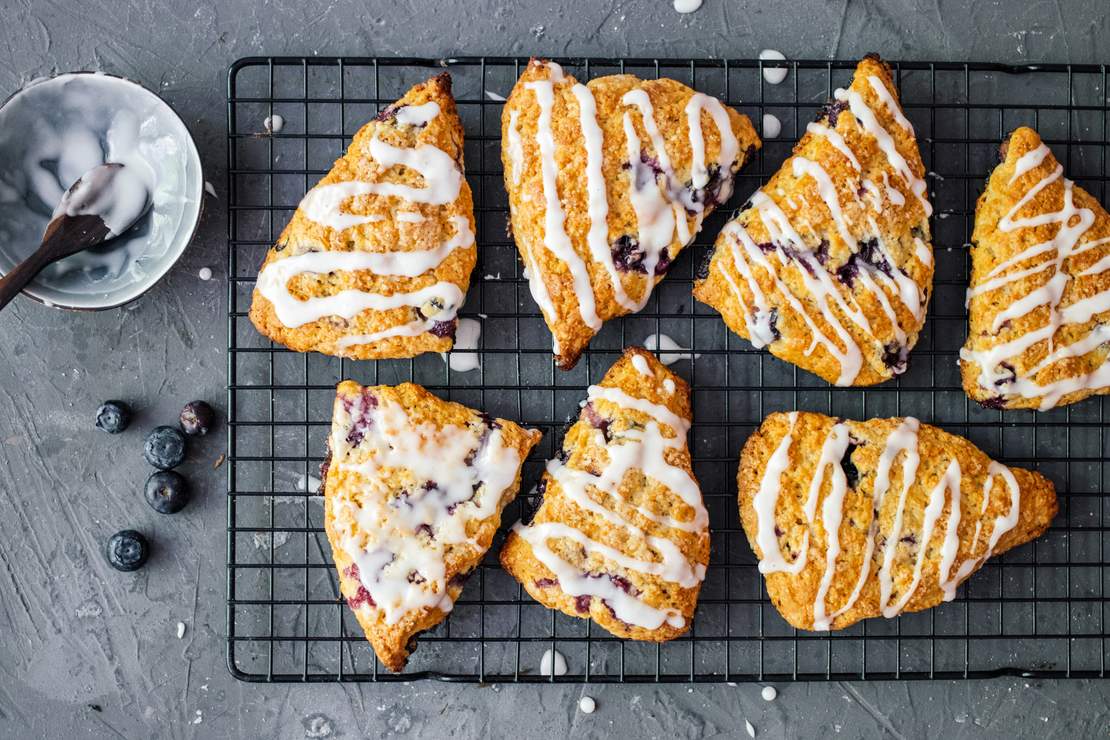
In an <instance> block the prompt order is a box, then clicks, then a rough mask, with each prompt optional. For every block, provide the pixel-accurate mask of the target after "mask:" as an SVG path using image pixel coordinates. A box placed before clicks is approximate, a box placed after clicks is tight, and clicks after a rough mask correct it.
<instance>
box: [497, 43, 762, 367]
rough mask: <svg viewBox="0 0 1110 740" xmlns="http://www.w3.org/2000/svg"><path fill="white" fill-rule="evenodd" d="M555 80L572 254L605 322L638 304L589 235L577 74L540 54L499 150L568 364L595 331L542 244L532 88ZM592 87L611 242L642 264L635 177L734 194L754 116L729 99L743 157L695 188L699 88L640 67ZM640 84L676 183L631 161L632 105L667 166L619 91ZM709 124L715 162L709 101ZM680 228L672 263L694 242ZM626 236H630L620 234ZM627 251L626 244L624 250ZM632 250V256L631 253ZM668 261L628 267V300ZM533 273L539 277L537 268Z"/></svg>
mask: <svg viewBox="0 0 1110 740" xmlns="http://www.w3.org/2000/svg"><path fill="white" fill-rule="evenodd" d="M547 80H553V81H554V87H553V97H554V100H553V107H552V114H551V130H552V136H553V138H554V144H555V154H554V158H555V162H556V165H557V190H558V195H559V200H560V202H561V205H562V209H563V211H564V212H565V220H564V229H565V231H566V234H567V236H568V238H569V240H570V244H571V245H572V247H573V251H574V253H575V254H576V255H577V256H578V258H580V259H581V260H582V261H583V262H584V268H583V269H585V270H587V271H588V276H589V284H590V286H591V287H592V291H593V295H594V300H595V303H596V313H597V316H598V318H599V319H600V320H601V321H605V320H608V319H610V318H613V317H616V316H622V315H625V314H627V313H629V312H630V310H631V309H630V308H628V307H627V305H622V302H621V301H620V300H619V297H618V295H617V293H616V291H615V290H614V285H613V282H612V276H611V273H610V271H609V268H608V266H607V265H606V264H602V263H601V262H598V261H596V260H594V259H593V258H592V257H591V250H590V246H589V239H588V234H589V232H590V227H591V224H592V220H591V218H590V206H589V193H588V184H587V182H588V175H587V163H588V161H589V158H588V154H587V147H586V144H585V141H586V137H585V136H584V135H583V129H582V125H581V123H580V110H581V109H580V106H579V102H578V98H577V97H576V96H575V94H574V90H573V88H574V86H575V84H576V82H577V81H576V80H575V79H574V78H573V77H572V76H570V75H566V76H565V77H563V78H562V79H561V80H560V79H559V78H558V73H553V72H552V70H551V68H550V67H549V66H548V64H547V63H545V62H542V61H539V60H532V62H531V63H530V64H529V65H528V67H527V68H526V69H525V70H524V73H523V74H522V75H521V77H520V79H519V80H518V81H517V83H516V85H515V87H514V88H513V91H512V94H511V95H510V96H509V99H508V101H507V102H506V104H505V107H504V111H503V113H502V119H501V132H502V139H501V144H502V146H501V157H502V161H503V163H504V171H505V187H506V190H507V191H508V194H509V205H510V211H511V223H512V230H513V237H514V239H515V240H516V243H517V248H518V249H519V251H520V253H521V258H522V260H523V262H524V264H525V266H526V267H527V268H528V269H529V271H531V272H532V273H533V274H534V273H536V272H537V270H536V266H535V265H534V264H533V263H534V262H538V274H539V277H538V279H539V280H542V282H543V284H544V286H545V290H546V293H547V295H548V296H549V297H550V302H551V307H552V309H553V310H554V315H553V316H552V315H548V312H547V309H545V307H544V305H543V303H544V301H543V300H542V299H537V301H538V302H539V303H540V308H541V311H543V312H544V319H545V320H546V321H547V324H548V327H549V328H550V329H551V332H552V335H553V336H554V338H555V341H556V343H557V347H558V351H557V352H556V353H555V355H556V357H555V360H556V363H557V364H558V365H559V367H561V368H563V369H569V368H571V367H573V366H574V364H575V363H576V362H577V361H578V357H579V355H580V354H581V353H582V351H583V349H585V347H586V346H587V345H588V344H589V342H590V339H591V338H592V337H593V336H594V334H595V333H596V331H595V330H594V329H593V328H591V327H590V326H588V325H587V323H586V321H585V320H584V319H583V317H582V313H581V311H580V306H579V300H578V298H577V297H576V294H575V291H574V279H573V274H572V271H571V268H570V267H569V266H568V264H567V263H566V262H565V261H563V260H562V259H560V258H559V257H558V256H557V255H556V254H555V253H553V252H552V251H551V249H550V248H545V246H544V245H545V237H546V231H545V228H546V227H545V213H546V210H547V209H546V205H545V195H544V181H543V173H542V170H543V167H542V162H541V160H542V157H541V154H540V147H539V144H538V142H537V136H536V134H537V130H538V128H539V117H540V105H539V104H538V102H537V97H536V93H535V92H534V91H533V90H532V89H529V87H528V86H529V85H530V84H532V83H536V82H543V81H547ZM585 87H586V88H588V89H589V91H590V92H591V93H592V94H593V99H594V101H595V104H596V108H597V116H596V118H597V123H598V126H599V127H600V129H601V131H602V144H601V151H602V165H601V173H602V176H603V179H604V182H605V190H606V197H607V200H608V216H607V220H606V227H607V228H606V231H605V241H606V244H607V247H606V248H607V249H609V250H610V253H611V254H612V253H616V254H617V255H618V257H617V261H618V262H619V261H621V260H624V261H626V262H628V261H632V262H635V261H636V255H637V254H639V255H640V256H642V254H643V251H642V250H641V251H640V252H639V253H637V252H636V251H635V249H636V245H638V244H639V242H638V238H639V230H638V219H637V216H636V212H635V210H634V208H633V204H632V200H631V198H630V191H631V189H632V188H631V185H630V183H631V178H633V177H636V176H637V175H639V176H640V177H641V178H644V179H645V182H651V181H653V178H657V179H655V180H654V181H656V182H658V181H666V182H669V183H670V185H669V187H670V188H673V189H676V191H679V194H682V193H685V195H686V196H689V197H697V198H701V199H702V202H705V198H706V197H707V196H711V195H713V194H717V195H724V194H725V192H731V190H730V188H731V184H730V183H731V176H732V175H733V174H735V173H736V172H737V171H738V170H739V169H740V168H741V167H742V166H743V165H744V164H745V163H746V162H747V161H748V160H749V159H750V158H751V155H752V154H753V153H754V152H755V150H756V149H758V148H759V147H760V146H761V142H760V140H759V137H758V136H757V135H756V133H755V129H754V128H753V127H752V124H751V121H750V120H749V119H748V117H747V116H745V115H742V114H740V113H737V112H736V111H735V110H733V109H732V108H729V107H727V106H725V107H724V111H725V112H726V113H727V116H728V120H729V123H730V125H731V129H732V132H733V134H734V135H735V136H736V138H737V140H738V142H739V147H738V152H737V155H736V158H735V160H734V161H733V163H732V165H731V168H730V171H729V172H728V173H724V174H723V175H720V174H719V175H717V176H714V177H713V178H712V179H711V180H710V182H709V183H708V184H707V185H706V186H705V188H703V189H701V190H697V191H694V190H691V189H690V187H691V174H690V173H691V166H692V161H693V153H692V151H691V146H690V133H689V125H688V123H687V115H686V112H685V108H686V105H687V104H688V103H689V102H690V100H691V98H693V96H694V95H695V94H696V93H695V91H694V90H691V89H690V88H688V87H686V86H685V85H683V84H681V83H679V82H676V81H674V80H669V79H658V80H646V81H645V80H641V79H639V78H637V77H634V76H632V75H612V76H608V77H600V78H597V79H593V80H590V81H589V82H587V83H586V85H585ZM632 90H642V91H644V92H645V93H646V94H647V96H648V98H649V99H650V101H651V104H652V107H653V109H654V118H655V121H656V122H657V124H658V134H659V136H661V138H662V141H663V148H664V149H665V150H666V154H667V156H668V157H669V160H670V164H671V167H672V168H673V174H672V178H673V182H672V181H671V180H668V179H667V177H666V174H665V173H662V174H661V173H659V172H653V171H652V170H651V169H650V167H649V166H648V165H645V164H644V163H643V162H636V163H634V166H633V164H630V163H629V154H628V147H627V139H626V136H625V129H624V114H625V113H626V112H627V113H628V114H629V120H630V122H631V124H632V126H633V128H634V129H635V131H636V135H637V137H638V138H639V140H640V142H641V147H642V149H641V152H642V157H643V158H645V160H646V161H647V160H650V161H651V162H653V163H654V165H655V166H656V167H657V168H659V167H660V165H659V162H658V159H659V158H658V153H657V152H655V147H654V145H653V144H652V143H651V136H650V135H649V132H648V131H647V129H646V128H645V125H644V120H643V118H642V116H641V114H640V113H639V111H638V108H636V106H633V105H628V104H625V103H622V102H621V98H622V97H623V96H624V95H625V94H626V93H628V92H629V91H632ZM701 128H702V136H703V139H704V142H705V162H706V163H715V162H716V160H717V156H718V154H719V153H720V149H721V137H720V135H719V133H718V130H717V128H716V126H715V125H714V123H713V118H712V116H711V114H710V113H709V112H708V110H705V109H703V110H702V111H701ZM517 137H519V138H517ZM518 142H519V143H518ZM517 152H519V162H514V157H516V156H517V154H516V153H517ZM714 166H715V165H714ZM645 168H646V169H645ZM518 169H519V182H517V181H516V179H515V178H514V172H516V171H517V170H518ZM722 186H723V187H724V188H725V190H724V191H720V188H722ZM663 197H664V198H665V199H667V200H668V201H672V200H673V198H674V197H678V196H677V195H675V194H674V193H663ZM722 199H724V198H722ZM715 206H716V203H709V204H708V205H707V207H706V209H705V213H706V215H708V213H709V212H711V211H712V210H713V209H714V208H715ZM682 212H683V213H684V214H686V215H685V220H686V225H685V228H686V229H687V230H689V232H690V236H691V237H692V235H693V234H694V233H696V231H697V228H698V224H699V223H700V221H697V222H696V221H695V218H694V214H693V212H686V211H682ZM682 228H683V227H682V226H680V225H679V224H678V223H677V221H676V229H675V230H674V231H673V232H672V233H671V240H670V244H669V245H668V246H667V247H666V250H667V263H670V262H673V260H674V259H676V258H677V257H678V254H679V252H681V251H682V249H683V248H684V247H685V246H686V240H684V239H682V238H681V236H680V232H681V230H682ZM622 239H623V240H625V241H623V242H622V241H621V240H622ZM629 239H635V240H637V241H636V244H631V243H630V242H628V240H629ZM554 241H555V240H554V239H553V240H552V241H551V244H550V246H553V245H554ZM622 244H623V247H622ZM621 249H624V250H625V251H624V252H621ZM629 250H631V251H629ZM629 255H633V256H632V257H629ZM637 269H638V270H640V271H637ZM665 269H666V267H665V265H662V266H660V267H657V268H656V269H655V270H654V272H655V273H656V275H654V276H653V277H652V278H651V283H650V285H649V283H648V279H647V278H646V275H645V273H644V271H643V270H644V268H643V267H642V266H641V267H639V268H633V269H621V270H620V271H619V273H618V276H619V282H620V284H621V286H622V290H623V291H624V293H625V294H626V301H627V302H630V303H635V302H637V301H638V300H639V299H640V298H641V297H642V296H643V295H644V292H645V291H646V290H650V289H651V287H653V286H654V285H655V283H657V282H658V281H659V280H661V279H662V275H663V273H664V272H665ZM533 279H536V278H535V276H534V277H533Z"/></svg>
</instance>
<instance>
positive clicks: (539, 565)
mask: <svg viewBox="0 0 1110 740" xmlns="http://www.w3.org/2000/svg"><path fill="white" fill-rule="evenodd" d="M668 381H669V382H670V385H669V386H668V383H667V382H668ZM678 383H679V384H681V387H682V390H681V392H677V390H678V389H677V386H676V383H675V378H674V376H672V375H671V373H670V372H669V371H668V370H667V369H666V368H665V366H663V365H662V364H661V363H660V362H659V361H658V360H656V359H655V358H654V357H653V356H652V355H650V354H648V353H646V352H644V351H643V350H639V349H630V350H628V351H627V352H626V353H625V356H624V358H623V359H621V360H620V361H618V362H617V364H616V365H614V366H613V368H612V369H611V370H610V371H609V373H607V374H606V376H605V379H604V380H603V381H602V384H601V385H595V386H591V387H590V388H589V391H588V397H587V401H586V403H585V405H584V406H583V410H582V414H581V416H580V417H579V420H578V422H577V423H576V424H575V425H574V426H573V427H572V428H571V429H570V430H569V432H568V433H567V437H566V439H565V441H564V446H563V450H562V452H561V453H560V454H559V455H558V456H557V457H556V458H555V459H553V460H551V461H549V462H548V464H547V473H546V475H545V476H544V478H543V480H542V481H541V484H540V485H541V487H542V489H543V494H544V498H543V503H542V505H541V506H540V508H539V510H538V511H537V512H536V513H535V516H534V517H533V518H532V520H531V521H530V522H529V523H524V522H518V523H517V524H515V525H514V526H513V529H512V533H511V534H510V536H509V539H508V540H507V541H506V543H505V547H504V549H503V550H502V552H501V561H502V564H503V565H504V566H505V568H506V569H507V570H508V571H509V572H510V573H512V574H513V576H514V577H516V578H517V580H519V581H520V582H521V583H522V584H523V585H524V588H525V589H526V590H527V591H528V592H529V593H530V594H531V595H532V596H533V598H535V599H536V600H537V601H540V602H541V603H543V604H545V605H547V606H549V607H552V608H556V609H560V610H561V611H563V612H565V613H567V614H570V615H574V616H580V617H585V616H589V617H591V618H592V619H594V620H595V621H596V622H597V623H598V624H599V625H600V626H601V627H603V628H605V629H606V630H608V631H610V632H612V633H613V634H615V635H618V636H620V637H629V638H633V639H640V640H656V641H658V640H668V639H671V638H673V637H676V636H678V635H680V634H682V633H683V632H685V631H686V630H687V629H688V628H689V624H690V618H691V617H692V615H693V610H694V606H695V604H696V601H697V592H698V589H699V587H700V585H701V581H702V580H703V579H704V577H705V567H706V564H707V563H708V555H709V531H708V521H709V518H708V515H707V513H706V510H705V507H704V505H703V503H702V498H701V491H700V489H699V488H698V484H697V481H695V480H694V477H693V474H692V472H691V470H690V455H689V451H688V450H687V448H686V432H687V430H688V429H689V428H690V421H689V397H688V392H689V391H688V389H687V388H686V386H685V384H684V383H682V381H681V380H679V381H678ZM668 388H669V390H668Z"/></svg>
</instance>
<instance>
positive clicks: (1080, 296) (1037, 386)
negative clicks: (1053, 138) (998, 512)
mask: <svg viewBox="0 0 1110 740" xmlns="http://www.w3.org/2000/svg"><path fill="white" fill-rule="evenodd" d="M971 241H972V250H971V287H970V289H969V290H968V294H967V295H968V308H969V318H970V323H971V326H970V329H969V331H968V335H967V342H966V343H965V344H964V347H963V349H962V350H961V351H960V369H961V372H962V375H963V384H964V389H965V390H966V391H967V394H968V395H969V396H971V398H973V399H974V400H976V401H978V402H979V403H981V404H983V405H984V406H987V407H989V408H1003V409H1040V410H1041V411H1045V410H1048V409H1051V408H1053V407H1055V406H1059V405H1062V404H1068V403H1075V402H1076V401H1081V400H1083V399H1084V398H1087V397H1088V396H1091V395H1095V394H1105V393H1108V392H1110V362H1108V361H1107V360H1108V356H1110V215H1108V214H1107V212H1106V210H1105V209H1104V208H1103V207H1102V206H1101V205H1100V204H1099V202H1098V201H1097V200H1096V199H1095V198H1093V197H1092V196H1091V195H1090V194H1089V193H1087V192H1086V191H1085V190H1083V188H1080V187H1077V186H1076V185H1075V183H1073V182H1072V181H1071V180H1069V179H1067V178H1066V177H1064V168H1063V166H1062V165H1061V164H1060V163H1059V162H1058V161H1057V160H1056V157H1054V156H1053V155H1052V151H1051V150H1049V148H1048V146H1046V145H1045V143H1044V142H1042V141H1041V137H1040V136H1038V135H1037V132H1036V131H1033V130H1032V129H1029V128H1019V129H1017V130H1016V131H1014V132H1013V133H1012V134H1011V135H1010V138H1009V139H1008V140H1007V141H1006V142H1005V143H1003V145H1002V163H1001V164H999V165H998V167H996V168H995V170H994V172H993V173H991V176H990V180H989V181H988V182H987V188H986V190H985V191H984V192H983V195H982V196H981V197H980V198H979V203H978V205H977V206H976V209H975V231H974V232H973V234H972V237H971Z"/></svg>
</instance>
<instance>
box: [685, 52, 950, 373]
mask: <svg viewBox="0 0 1110 740" xmlns="http://www.w3.org/2000/svg"><path fill="white" fill-rule="evenodd" d="M876 82H877V83H878V85H876V84H875V83H876ZM880 87H885V89H886V91H887V92H888V93H889V94H890V102H891V103H893V106H894V108H895V109H897V111H898V115H897V116H896V115H895V113H894V112H892V110H891V107H890V104H889V103H888V102H887V101H885V100H884V99H883V97H882V96H880V94H879V88H880ZM848 91H849V93H850V94H852V95H856V94H858V95H859V96H860V99H861V100H862V102H863V104H864V105H865V106H866V107H867V108H868V109H869V110H870V111H871V114H872V115H873V116H874V118H875V122H876V123H877V124H878V126H880V127H881V128H882V129H883V130H885V132H886V134H885V136H889V137H890V142H891V144H890V145H889V146H888V145H885V144H884V143H883V142H881V141H880V139H879V138H878V137H876V136H875V135H873V133H871V132H870V131H869V130H868V126H871V128H872V129H873V130H874V125H873V124H870V123H869V122H864V121H862V120H861V119H860V118H857V116H856V115H855V114H854V113H853V112H852V106H851V101H850V100H847V99H842V98H841V97H838V98H837V99H836V100H834V101H831V102H830V103H829V105H828V106H827V107H826V112H825V114H824V115H823V117H822V118H821V119H819V121H817V122H815V123H814V124H811V127H810V129H808V130H807V133H806V134H805V135H803V136H802V138H801V139H800V140H799V141H798V144H797V145H796V146H795V147H794V152H793V156H791V157H790V158H789V159H787V161H786V162H785V163H783V166H782V167H781V168H780V169H779V171H778V172H776V173H775V175H774V176H773V177H772V178H771V180H770V181H769V182H768V183H767V184H766V185H764V186H763V187H762V188H761V189H760V190H759V191H757V194H756V195H754V196H753V198H752V200H751V201H749V203H748V204H747V205H746V206H745V209H744V210H743V211H742V212H741V213H740V214H739V215H738V216H737V217H736V218H735V219H733V221H732V222H730V223H729V224H728V225H727V226H726V227H725V229H724V230H722V232H721V234H720V235H719V236H718V238H717V241H716V246H715V250H714V253H713V256H712V258H711V260H710V262H709V265H708V269H707V270H706V273H705V277H704V278H703V279H699V280H698V281H697V282H696V283H695V287H694V297H695V298H697V299H698V300H699V301H702V302H703V303H706V304H708V305H710V306H712V307H713V308H715V309H716V310H717V311H719V312H720V313H721V316H722V318H723V319H724V321H725V323H726V324H727V325H728V327H729V328H730V329H731V330H732V331H734V332H735V333H737V334H739V335H740V336H741V337H744V338H745V339H749V340H751V341H752V343H753V344H754V345H755V346H757V347H763V346H767V348H768V349H769V350H770V352H771V353H772V354H774V355H775V356H776V357H779V358H781V359H783V360H786V361H787V362H791V363H793V364H795V365H797V366H799V367H801V368H804V369H805V370H808V371H810V372H812V373H814V374H816V375H819V376H820V377H822V378H824V379H825V380H827V381H829V382H830V383H837V384H839V385H873V384H875V383H880V382H882V381H884V380H889V379H890V378H892V377H894V376H895V375H896V374H898V373H899V372H901V371H904V370H905V367H906V361H907V357H908V353H909V350H910V348H911V347H913V345H914V344H915V343H916V341H917V337H918V334H919V333H920V331H921V328H922V326H923V325H924V321H925V307H926V304H927V301H928V298H929V294H930V292H931V289H932V281H933V259H932V246H931V237H930V234H929V223H928V218H927V216H928V212H927V211H928V207H927V206H926V204H924V203H922V198H925V197H926V196H925V192H924V191H925V183H924V177H925V168H924V166H923V165H922V163H921V156H920V153H919V151H918V146H917V140H916V138H915V136H914V133H913V130H912V127H908V123H907V124H906V125H903V124H902V123H901V122H900V121H899V116H901V108H900V106H899V104H898V102H897V101H898V97H897V91H896V88H895V86H894V83H893V80H892V79H891V76H890V71H889V69H888V68H887V66H886V65H885V64H884V63H883V62H882V61H881V60H879V59H878V57H867V58H865V59H863V60H862V61H861V62H860V63H859V65H858V66H857V68H856V73H855V76H854V78H853V80H852V84H851V85H850V86H849V87H848ZM827 129H832V132H833V133H831V134H827V133H826V131H827ZM884 146H886V147H887V148H884ZM890 146H893V149H894V150H896V153H895V152H892V151H891V149H890ZM845 149H847V150H849V151H850V152H851V155H852V158H849V157H848V155H847V154H845V153H844V150H845ZM853 159H854V162H853ZM814 163H815V164H816V167H814ZM855 163H858V165H859V167H858V168H857V167H856V164H855ZM896 163H897V164H898V167H895V164H896ZM907 170H908V172H909V173H910V174H911V175H912V177H910V178H909V179H907V178H906V177H904V176H903V175H904V174H905V173H906V171H907ZM822 171H823V173H822ZM819 178H827V182H825V183H823V182H822V181H821V179H819ZM910 180H912V181H913V182H912V183H911V181H910ZM915 187H916V188H917V191H918V193H919V194H920V197H919V196H918V195H917V194H915V192H914V188H915ZM830 196H832V197H830ZM833 197H834V198H835V201H834V200H833ZM826 199H828V200H826ZM830 203H832V205H830ZM834 210H835V212H834ZM779 214H782V216H780V215H779ZM837 214H840V215H839V216H838V215H837ZM783 217H784V218H785V220H786V221H787V222H788V223H789V224H791V225H792V227H793V233H791V231H790V230H789V229H786V228H783V227H782V218H783ZM845 232H847V233H846V234H845ZM738 260H739V263H738ZM741 263H742V264H741ZM822 296H824V297H822ZM861 317H862V318H861ZM892 319H894V320H892ZM841 327H843V329H841ZM815 328H816V331H815ZM818 334H820V335H822V336H824V337H827V338H828V340H829V342H831V343H832V345H833V347H829V346H828V345H827V344H826V343H824V342H815V336H817V335H818ZM845 335H847V337H846V336H845ZM846 338H849V339H850V341H846ZM851 346H857V347H858V348H859V352H860V355H861V356H857V357H856V359H855V360H853V359H852V358H850V357H848V358H846V359H842V358H841V357H839V356H838V353H844V354H845V355H850V354H851V349H850V347H851ZM834 348H835V349H834ZM853 362H855V363H858V368H853Z"/></svg>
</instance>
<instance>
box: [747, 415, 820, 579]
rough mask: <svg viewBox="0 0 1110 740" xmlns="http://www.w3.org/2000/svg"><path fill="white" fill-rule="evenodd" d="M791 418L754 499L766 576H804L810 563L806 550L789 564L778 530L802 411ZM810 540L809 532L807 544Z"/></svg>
mask: <svg viewBox="0 0 1110 740" xmlns="http://www.w3.org/2000/svg"><path fill="white" fill-rule="evenodd" d="M789 419H790V428H789V429H787V430H786V434H784V435H783V437H782V439H781V440H780V441H779V444H778V447H776V448H775V451H774V453H772V455H771V458H770V459H769V460H768V461H767V467H766V469H765V470H764V471H763V478H762V479H761V480H760V481H759V491H757V492H756V494H755V498H753V499H752V506H753V508H754V509H755V521H756V532H755V541H756V544H758V545H759V549H760V552H761V553H762V554H761V555H760V558H759V572H760V573H763V574H765V575H766V574H767V573H776V572H779V571H785V572H787V573H794V574H796V573H800V572H801V570H802V568H804V567H805V564H806V561H805V554H806V548H805V547H803V548H802V549H801V552H800V553H798V555H797V556H796V557H795V559H794V562H793V563H789V562H787V561H786V558H784V557H783V556H782V549H781V548H780V547H779V537H778V533H777V532H776V531H775V506H776V505H777V504H778V501H779V492H780V490H781V488H782V474H783V473H785V472H786V470H787V469H788V468H789V467H790V446H791V444H793V442H794V436H793V435H794V427H795V426H796V425H797V423H798V412H797V411H792V412H791V413H790V416H789ZM808 541H809V536H808V533H807V535H806V542H807V543H808Z"/></svg>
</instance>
